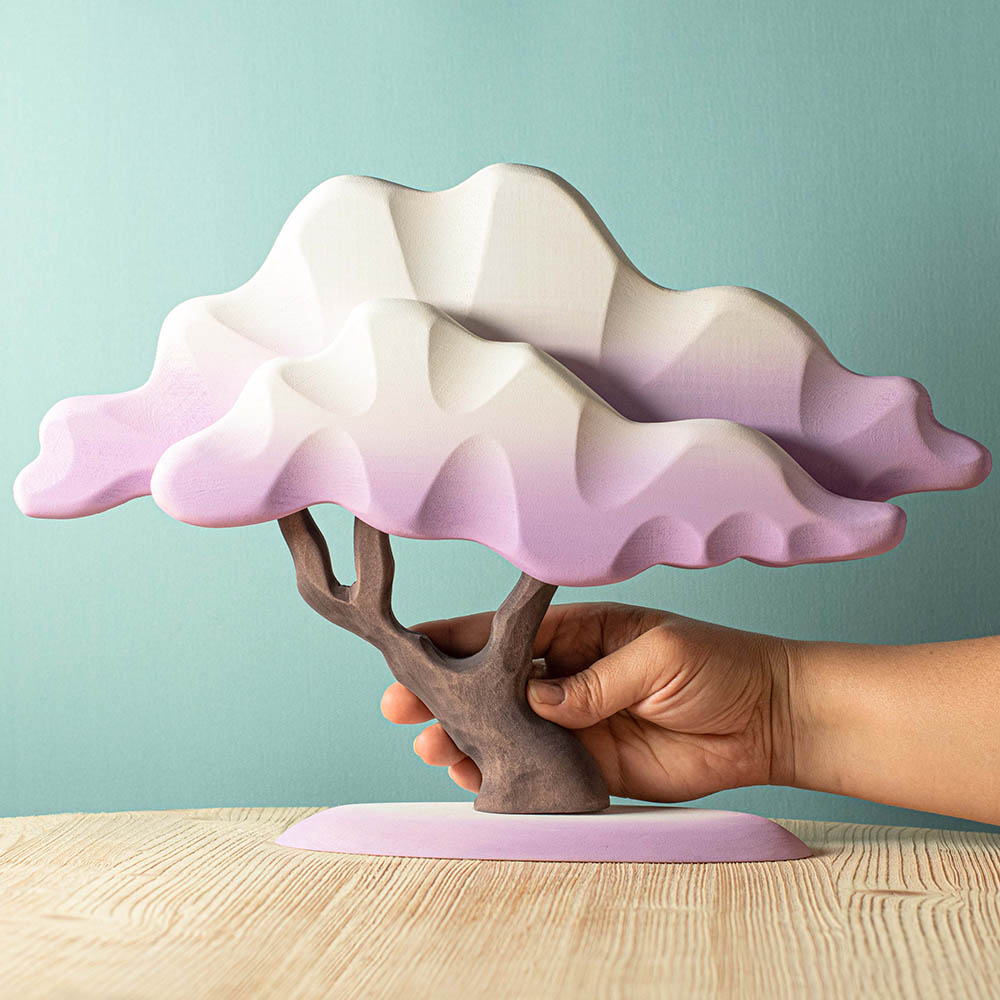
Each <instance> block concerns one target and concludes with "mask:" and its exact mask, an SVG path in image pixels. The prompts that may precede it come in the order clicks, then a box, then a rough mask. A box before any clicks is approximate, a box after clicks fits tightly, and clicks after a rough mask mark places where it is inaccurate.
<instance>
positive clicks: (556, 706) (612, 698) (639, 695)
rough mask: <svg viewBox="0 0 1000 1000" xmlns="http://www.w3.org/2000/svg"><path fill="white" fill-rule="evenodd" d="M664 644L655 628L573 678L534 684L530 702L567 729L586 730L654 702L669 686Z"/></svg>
mask: <svg viewBox="0 0 1000 1000" xmlns="http://www.w3.org/2000/svg"><path fill="white" fill-rule="evenodd" d="M663 668H664V664H663V643H662V642H661V641H660V637H659V635H658V634H657V633H656V632H655V630H652V629H651V630H650V631H648V632H644V633H643V634H642V635H640V636H639V637H638V638H636V639H633V640H632V642H630V643H628V644H627V645H625V646H622V647H621V649H617V650H615V651H614V652H613V653H609V654H608V655H607V656H605V657H603V658H601V659H600V660H596V661H595V662H594V663H592V664H591V665H590V666H589V667H588V668H587V669H586V670H581V671H580V672H579V673H578V674H572V675H571V676H569V677H559V678H553V679H550V680H531V681H528V704H529V705H531V707H532V709H534V711H535V713H536V714H537V715H540V716H541V717H542V718H543V719H548V720H549V721H550V722H556V723H558V724H559V725H560V726H565V727H566V728H567V729H583V728H585V727H587V726H593V725H595V724H596V723H598V722H600V721H601V720H602V719H607V718H608V717H609V716H612V715H614V714H615V712H620V711H621V710H622V709H624V708H629V707H630V706H632V705H634V704H636V702H639V701H642V700H643V699H644V698H648V697H649V696H650V695H651V694H653V693H654V692H655V691H656V690H658V689H659V688H661V687H662V686H663V684H664V670H663Z"/></svg>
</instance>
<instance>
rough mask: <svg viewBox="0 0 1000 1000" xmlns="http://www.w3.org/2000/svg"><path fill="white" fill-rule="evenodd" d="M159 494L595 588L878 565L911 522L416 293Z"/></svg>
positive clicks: (288, 362) (769, 444)
mask: <svg viewBox="0 0 1000 1000" xmlns="http://www.w3.org/2000/svg"><path fill="white" fill-rule="evenodd" d="M152 491H153V497H154V499H155V500H156V502H157V503H158V504H159V505H160V506H161V507H162V508H163V509H164V510H165V511H166V512H167V513H168V514H170V515H172V516H173V517H175V518H178V519H179V520H182V521H188V522H190V523H192V524H200V525H206V526H210V527H224V526H231V525H239V524H250V523H255V522H261V521H270V520H276V519H278V518H281V517H284V516H286V515H288V514H292V513H294V512H295V511H298V510H301V509H302V508H304V507H307V506H309V505H311V504H316V503H322V502H333V503H337V504H340V505H341V506H343V507H346V508H348V509H349V510H350V511H352V512H353V513H354V514H355V515H357V516H358V517H359V518H361V520H363V521H364V522H365V523H367V524H369V525H372V526H373V527H375V528H377V529H379V530H381V531H384V532H386V533H388V534H393V535H402V536H407V537H413V538H468V539H472V540H474V541H477V542H481V543H483V544H484V545H487V546H489V547H490V548H492V549H494V550H495V551H497V552H499V553H500V554H501V555H503V556H504V557H505V558H506V559H508V560H509V561H510V562H511V563H513V564H514V565H515V566H517V567H519V568H520V569H521V570H523V571H524V572H526V573H529V574H530V575H531V576H534V577H536V578H537V579H539V580H544V581H546V582H548V583H552V584H569V585H575V586H591V585H595V584H604V583H613V582H616V581H618V580H622V579H625V578H626V577H630V576H633V575H635V574H636V573H639V572H641V571H642V570H645V569H647V568H649V567H650V566H652V565H655V564H657V563H668V564H671V565H674V566H686V567H704V566H712V565H716V564H718V563H723V562H727V561H728V560H730V559H734V558H737V557H738V556H742V557H745V558H747V559H750V560H752V561H755V562H761V563H765V564H769V565H789V564H793V563H801V562H818V561H827V560H833V559H850V558H857V557H860V556H868V555H874V554H876V553H879V552H882V551H884V550H885V549H887V548H890V547H892V546H893V545H895V544H896V543H897V542H898V541H899V540H900V538H901V537H902V535H903V530H904V526H905V515H904V514H903V512H902V511H901V510H900V509H899V508H898V507H895V506H893V505H891V504H887V503H878V502H875V501H867V500H855V499H851V498H847V497H842V496H839V495H837V494H835V493H831V492H830V491H828V490H826V489H825V488H824V487H822V486H820V485H819V484H818V483H817V482H816V481H815V480H814V479H812V477H811V476H809V474H808V473H807V472H805V471H804V470H803V469H802V468H801V467H800V466H799V465H798V464H796V463H795V462H794V461H793V460H792V459H791V458H790V457H789V455H788V454H787V453H786V452H785V451H783V450H782V449H781V448H780V447H778V445H776V444H775V443H774V442H773V441H772V440H771V439H770V438H768V437H767V436H765V435H764V434H761V433H760V432H759V431H757V430H754V429H752V428H749V427H746V426H745V425H743V424H738V423H735V422H733V421H728V420H716V419H706V418H699V419H692V420H678V421H668V422H659V423H637V422H634V421H631V420H628V419H627V418H626V417H623V416H622V415H621V414H619V413H618V412H617V411H616V410H614V409H612V408H611V407H610V406H609V405H608V404H607V403H606V402H604V400H602V399H601V398H600V397H599V396H597V395H596V393H594V392H593V391H592V390H590V389H589V388H588V387H587V386H586V385H584V384H583V383H582V382H581V381H580V380H579V379H578V378H576V377H575V376H574V375H572V374H571V373H570V372H569V371H568V370H567V369H566V368H564V367H563V366H562V365H560V364H559V363H558V362H556V361H554V360H553V359H552V358H551V357H550V356H549V355H547V354H545V353H543V352H542V351H540V350H538V349H537V348H535V347H533V346H530V345H527V344H514V343H496V342H490V341H486V340H482V339H480V338H479V337H476V336H475V335H474V334H472V333H470V332H469V331H468V330H466V329H464V328H463V327H462V326H460V325H459V324H458V323H456V322H455V321H454V320H453V319H451V318H450V317H448V316H446V315H445V314H443V313H441V312H440V311H439V310H437V309H435V308H433V307H431V306H428V305H426V304H424V303H420V302H414V301H413V300H408V299H395V300H385V299H382V300H373V301H371V302H368V303H363V304H362V305H360V306H358V307H357V308H356V309H355V310H354V311H353V312H352V313H351V315H350V316H349V317H348V320H347V323H346V324H345V326H344V329H343V331H342V332H341V334H340V336H339V337H337V338H336V339H335V340H334V342H333V343H332V344H331V345H330V346H329V347H327V348H326V349H325V350H324V351H322V352H320V353H319V354H317V355H315V356H313V357H311V358H306V359H280V360H276V361H272V362H269V363H267V364H265V365H262V366H261V367H260V368H258V370H257V371H256V372H254V374H253V375H252V376H251V377H250V379H249V381H248V382H247V384H246V386H245V388H244V389H243V391H242V393H241V394H240V396H239V398H238V399H237V400H236V403H235V404H234V406H233V407H232V408H231V409H230V410H229V412H228V413H226V415H225V416H223V417H222V418H221V419H220V420H218V421H216V422H215V423H214V424H212V425H210V426H209V427H207V428H205V429H204V430H201V431H199V432H197V433H195V434H192V435H190V436H189V437H186V438H184V439H182V440H181V441H179V442H177V443H176V444H174V445H172V446H171V447H170V448H168V449H167V451H166V452H165V453H164V455H163V457H162V458H161V459H160V461H159V463H158V464H157V466H156V470H155V472H154V474H153V480H152Z"/></svg>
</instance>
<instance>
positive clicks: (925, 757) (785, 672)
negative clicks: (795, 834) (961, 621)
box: [383, 604, 1000, 823]
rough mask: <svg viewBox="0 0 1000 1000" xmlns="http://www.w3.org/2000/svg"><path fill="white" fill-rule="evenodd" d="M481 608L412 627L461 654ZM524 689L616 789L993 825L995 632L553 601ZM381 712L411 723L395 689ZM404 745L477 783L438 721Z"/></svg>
mask: <svg viewBox="0 0 1000 1000" xmlns="http://www.w3.org/2000/svg"><path fill="white" fill-rule="evenodd" d="M490 620H491V616H490V615H472V616H470V617H468V618H459V619H454V620H452V621H447V622H431V623H428V624H426V625H423V626H420V628H421V629H422V630H424V631H427V632H428V633H429V634H431V635H432V636H433V637H434V640H435V642H437V643H438V644H439V645H442V646H444V647H446V648H451V647H454V649H455V651H456V652H458V653H463V654H468V653H469V652H472V651H474V650H475V649H478V648H479V647H480V646H481V645H482V644H483V643H484V642H485V641H486V638H487V636H488V633H489V627H490ZM535 655H536V656H537V657H543V658H544V671H542V673H543V676H544V677H545V678H546V680H545V681H543V682H541V683H538V682H536V681H532V682H531V683H529V685H528V698H529V703H530V704H531V707H532V708H533V709H534V711H535V712H536V713H537V714H539V715H541V716H542V717H543V718H546V719H549V720H550V721H552V722H556V723H558V724H559V725H561V726H565V727H567V728H569V729H573V730H574V731H575V732H576V734H577V736H578V737H579V738H580V740H581V741H582V742H583V744H584V746H585V747H586V748H587V749H588V750H589V751H590V753H591V754H592V755H593V756H594V757H595V758H596V759H597V761H598V763H599V764H600V766H601V768H602V770H603V771H604V774H605V777H606V778H607V781H608V785H609V787H610V788H611V791H612V793H613V794H615V795H624V796H628V797H630V798H642V799H649V800H652V801H656V802H678V801H686V800H690V799H694V798H698V797H700V796H702V795H707V794H709V793H710V792H716V791H719V790H720V789H723V788H734V787H737V786H740V785H764V784H771V785H791V786H796V787H799V788H809V789H813V790H815V791H824V792H836V793H839V794H841V795H852V796H856V797H858V798H865V799H872V800H874V801H878V802H886V803H889V804H891V805H898V806H907V807H909V808H911V809H924V810H928V811H932V812H940V813H946V814H949V815H952V816H961V817H965V818H967V819H975V820H980V821H982V822H986V823H1000V637H996V638H984V639H967V640H962V641H959V642H940V643H927V644H924V645H915V646H865V645H855V644H851V643H839V642H800V641H793V640H786V639H779V638H776V637H774V636H768V635H758V634H756V633H752V632H742V631H740V630H738V629H729V628H724V627H722V626H719V625H711V624H708V623H705V622H699V621H695V620H693V619H689V618H682V617H680V616H679V615H673V614H670V613H669V612H665V611H657V610H655V609H652V608H634V607H629V606H626V605H620V604H577V605H557V606H554V607H552V608H551V609H550V611H549V614H548V615H547V616H546V618H545V620H544V621H543V623H542V628H541V630H540V632H539V639H538V642H537V643H536V650H535ZM383 711H384V712H385V714H386V715H387V716H388V717H389V718H390V719H392V720H393V721H394V722H405V723H422V722H427V721H429V720H430V719H431V714H430V712H428V710H427V708H426V707H425V706H424V705H423V704H422V703H421V702H420V701H419V699H417V698H416V697H415V696H414V695H413V694H412V693H411V692H409V691H407V690H406V689H405V688H403V687H402V685H399V684H396V685H393V686H392V687H391V688H390V689H389V690H388V691H387V692H386V695H385V698H384V699H383ZM414 749H415V750H416V751H417V753H418V754H420V756H421V757H422V758H423V759H424V760H425V761H426V762H427V763H429V764H437V765H444V766H448V767H449V768H450V769H451V774H452V777H453V778H454V779H455V781H457V782H458V783H459V784H460V785H462V787H463V788H468V789H471V790H475V789H477V788H478V783H479V780H480V777H479V772H478V769H477V768H476V766H475V764H474V763H473V762H472V761H470V760H469V759H468V758H466V757H465V755H464V754H462V753H461V751H459V750H458V748H457V747H456V746H455V745H454V743H453V742H452V741H451V740H450V739H449V737H448V735H447V733H446V732H445V731H444V730H442V728H441V727H440V726H430V727H429V728H428V729H425V730H424V731H423V732H422V733H421V734H420V735H419V736H418V737H417V739H416V742H415V744H414Z"/></svg>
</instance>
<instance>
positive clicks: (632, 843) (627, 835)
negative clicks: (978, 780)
mask: <svg viewBox="0 0 1000 1000" xmlns="http://www.w3.org/2000/svg"><path fill="white" fill-rule="evenodd" d="M277 843H279V844H281V845H282V846H284V847H297V848H301V849H304V850H309V851H336V852H338V853H341V854H378V855H392V856H397V857H408V858H474V859H480V860H494V861H788V860H791V859H793V858H808V857H811V856H812V851H810V850H809V848H808V847H806V845H805V844H803V843H802V841H801V840H799V839H798V837H796V836H794V835H793V834H791V833H789V832H788V831H787V830H786V829H785V828H784V827H783V826H779V825H778V824H777V823H775V822H774V821H773V820H769V819H764V818H763V817H762V816H754V815H752V814H751V813H741V812H725V811H722V810H715V809H693V808H686V807H676V806H611V808H609V809H606V810H604V812H600V813H589V814H586V815H568V816H561V815H560V816H553V815H533V816H522V815H508V814H498V813H481V812H476V811H475V809H473V807H472V803H471V802H380V803H363V804H357V805H345V806H335V807H334V808H333V809H324V810H323V811H322V812H318V813H315V814H313V815H312V816H309V817H307V818H306V819H304V820H301V821H300V822H298V823H296V824H295V825H294V826H292V827H290V828H289V829H288V830H286V831H285V832H284V833H283V834H281V836H280V837H278V839H277Z"/></svg>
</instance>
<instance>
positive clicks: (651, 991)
mask: <svg viewBox="0 0 1000 1000" xmlns="http://www.w3.org/2000/svg"><path fill="white" fill-rule="evenodd" d="M312 811H313V810H310V809H209V810H193V811H177V812H146V813H143V812H139V813H108V814H97V815H89V814H77V815H62V816H36V817H28V818H22V819H3V820H0V996H3V997H4V998H7V997H10V998H18V1000H22V998H31V997H44V998H46V1000H48V998H51V997H74V998H82V997H95V998H101V1000H108V998H119V997H121V998H125V997H128V998H141V997H177V998H184V1000H194V998H206V997H241V998H244V997H254V998H256V997H276V998H277V997H280V998H299V997H327V996H329V997H337V998H345V1000H353V998H356V997H379V998H381V997H387V998H409V997H427V998H431V997H433V998H435V1000H439V998H440V1000H445V998H449V997H456V998H462V1000H469V998H477V997H501V998H504V1000H508V998H510V1000H524V998H533V997H565V998H571V1000H575V998H578V997H601V998H606V997H612V998H613V997H628V998H630V1000H631V998H643V997H684V998H688V997H712V998H720V997H721V998H724V997H740V998H745V997H766V998H768V1000H772V998H780V997H810V998H811V997H819V996H827V997H837V998H842V997H878V998H888V997H896V996H919V997H932V998H939V997H961V998H963V1000H964V998H974V997H983V998H991V1000H993V998H996V997H1000V836H998V835H994V834H984V833H959V832H955V831H942V830H917V829H909V828H900V827H875V826H854V825H847V824H836V823H809V822H789V823H787V826H788V827H789V828H790V829H791V830H793V831H794V832H795V833H797V834H798V835H799V836H800V837H801V838H802V839H803V840H805V841H806V842H807V843H808V844H810V846H812V847H813V849H814V850H815V851H816V852H817V856H816V857H814V858H811V859H808V860H805V861H789V862H782V863H778V864H746V865H738V864H718V865H638V864H604V865H585V864H579V865H577V864H541V863H534V862H495V861H426V860H414V859H401V858H375V857H360V856H353V855H338V854H318V853H312V852H300V851H293V850H289V849H285V848H281V847H278V846H277V845H275V844H274V843H273V842H272V841H273V838H274V837H275V836H276V835H277V834H278V833H279V832H280V831H281V830H283V829H284V828H285V827H286V826H288V825H290V824H291V823H293V822H294V821H296V820H298V819H301V818H302V817H303V816H306V815H308V814H309V813H310V812H312Z"/></svg>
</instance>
